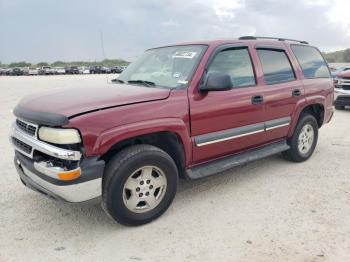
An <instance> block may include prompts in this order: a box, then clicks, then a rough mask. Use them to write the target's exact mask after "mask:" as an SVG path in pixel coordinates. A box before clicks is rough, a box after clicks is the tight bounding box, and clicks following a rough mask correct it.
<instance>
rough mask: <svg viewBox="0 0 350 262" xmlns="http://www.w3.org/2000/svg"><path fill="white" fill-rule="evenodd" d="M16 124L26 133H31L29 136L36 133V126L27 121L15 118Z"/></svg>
mask: <svg viewBox="0 0 350 262" xmlns="http://www.w3.org/2000/svg"><path fill="white" fill-rule="evenodd" d="M16 125H17V126H18V127H19V128H20V129H21V130H23V131H24V132H26V133H27V134H29V135H31V136H35V133H36V126H34V125H31V124H29V123H26V122H24V121H22V120H19V119H16Z"/></svg>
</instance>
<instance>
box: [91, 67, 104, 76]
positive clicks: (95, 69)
mask: <svg viewBox="0 0 350 262" xmlns="http://www.w3.org/2000/svg"><path fill="white" fill-rule="evenodd" d="M102 73H103V70H102V67H101V66H91V67H90V74H102Z"/></svg>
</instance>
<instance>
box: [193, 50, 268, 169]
mask: <svg viewBox="0 0 350 262" xmlns="http://www.w3.org/2000/svg"><path fill="white" fill-rule="evenodd" d="M210 61H211V62H210V64H209V65H208V67H207V72H206V74H210V73H212V72H220V73H224V74H228V75H230V76H231V79H232V83H233V88H232V89H231V90H227V91H209V92H200V91H199V90H198V88H197V89H195V90H194V91H193V92H192V93H190V94H189V102H190V115H191V136H192V141H193V163H194V164H197V163H201V162H205V161H207V160H209V159H213V158H215V157H217V158H218V157H221V156H224V155H227V154H232V153H236V152H238V151H240V150H243V149H247V148H250V147H254V146H256V145H259V144H261V143H262V141H263V136H264V135H263V134H264V120H263V119H264V105H263V101H262V99H261V98H262V97H263V96H264V94H263V93H262V88H261V87H259V86H257V84H256V77H255V73H254V68H253V65H252V61H251V57H250V54H249V50H248V47H247V46H241V47H237V46H235V47H229V46H228V47H227V48H225V49H219V50H218V51H217V53H216V55H215V57H214V58H213V59H212V60H210Z"/></svg>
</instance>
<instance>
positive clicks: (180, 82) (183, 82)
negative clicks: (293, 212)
mask: <svg viewBox="0 0 350 262" xmlns="http://www.w3.org/2000/svg"><path fill="white" fill-rule="evenodd" d="M177 83H178V84H187V83H188V81H186V80H179V81H177Z"/></svg>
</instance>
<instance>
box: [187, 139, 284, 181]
mask: <svg viewBox="0 0 350 262" xmlns="http://www.w3.org/2000/svg"><path fill="white" fill-rule="evenodd" d="M289 148H290V147H289V145H288V144H287V142H286V141H285V140H283V141H279V142H275V143H273V144H269V145H266V146H263V147H260V148H257V149H252V150H249V151H246V152H243V153H239V154H235V155H231V156H227V157H224V158H221V159H218V160H214V161H211V162H209V163H205V164H201V165H198V166H194V167H192V168H190V169H187V170H186V173H185V174H186V177H187V178H189V179H198V178H203V177H207V176H210V175H214V174H218V173H221V172H224V171H226V170H229V169H231V168H233V167H236V166H240V165H243V164H246V163H249V162H252V161H255V160H258V159H261V158H265V157H267V156H270V155H275V154H278V153H281V152H283V151H286V150H288V149H289Z"/></svg>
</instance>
